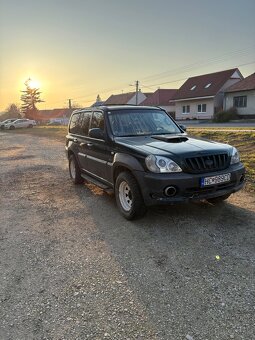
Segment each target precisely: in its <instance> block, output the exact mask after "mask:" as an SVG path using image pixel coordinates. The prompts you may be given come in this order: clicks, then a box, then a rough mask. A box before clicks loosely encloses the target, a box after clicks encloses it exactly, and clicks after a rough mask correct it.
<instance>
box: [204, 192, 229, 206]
mask: <svg viewBox="0 0 255 340" xmlns="http://www.w3.org/2000/svg"><path fill="white" fill-rule="evenodd" d="M230 195H231V194H226V195H222V196H219V197H213V198H208V199H207V201H208V202H210V203H213V204H217V203H221V202H223V201H225V200H227V199H228V198H229V196H230Z"/></svg>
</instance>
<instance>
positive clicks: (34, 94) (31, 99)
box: [20, 78, 43, 119]
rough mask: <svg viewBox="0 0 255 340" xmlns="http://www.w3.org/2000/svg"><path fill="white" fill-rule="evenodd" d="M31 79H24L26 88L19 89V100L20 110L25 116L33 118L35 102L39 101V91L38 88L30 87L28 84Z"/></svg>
mask: <svg viewBox="0 0 255 340" xmlns="http://www.w3.org/2000/svg"><path fill="white" fill-rule="evenodd" d="M30 84H31V79H30V78H29V79H27V80H26V81H25V86H26V90H24V91H21V92H22V93H23V94H22V95H21V98H20V99H21V101H22V102H23V104H22V105H21V112H22V113H23V115H24V116H25V117H27V118H31V119H34V118H35V116H36V113H37V111H38V110H37V107H36V105H35V104H36V103H41V102H43V100H41V98H40V96H41V92H40V91H39V89H38V88H32V87H31V86H30Z"/></svg>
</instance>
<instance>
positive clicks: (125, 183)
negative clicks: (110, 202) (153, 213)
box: [115, 172, 147, 220]
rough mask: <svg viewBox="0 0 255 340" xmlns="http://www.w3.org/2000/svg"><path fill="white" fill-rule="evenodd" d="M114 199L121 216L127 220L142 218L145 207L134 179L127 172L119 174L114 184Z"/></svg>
mask: <svg viewBox="0 0 255 340" xmlns="http://www.w3.org/2000/svg"><path fill="white" fill-rule="evenodd" d="M115 199H116V203H117V206H118V208H119V210H120V212H121V214H122V215H123V216H124V217H125V218H126V219H127V220H133V219H135V218H138V217H142V216H143V215H144V214H145V213H146V210H147V209H146V206H145V204H144V201H143V197H142V195H141V192H140V188H139V186H138V183H137V181H136V179H135V178H134V177H133V176H132V174H131V173H129V172H121V173H120V174H119V175H118V177H117V179H116V182H115Z"/></svg>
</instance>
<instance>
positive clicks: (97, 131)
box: [89, 128, 104, 139]
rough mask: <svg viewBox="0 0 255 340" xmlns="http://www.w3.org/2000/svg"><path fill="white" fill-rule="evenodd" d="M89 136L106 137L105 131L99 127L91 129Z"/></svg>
mask: <svg viewBox="0 0 255 340" xmlns="http://www.w3.org/2000/svg"><path fill="white" fill-rule="evenodd" d="M89 137H91V138H95V139H104V131H103V130H101V129H99V128H94V129H90V130H89Z"/></svg>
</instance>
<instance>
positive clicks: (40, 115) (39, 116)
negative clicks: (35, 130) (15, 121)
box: [33, 108, 74, 124]
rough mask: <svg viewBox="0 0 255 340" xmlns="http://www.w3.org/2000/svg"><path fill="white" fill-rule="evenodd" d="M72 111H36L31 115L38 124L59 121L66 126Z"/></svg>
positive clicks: (65, 109)
mask: <svg viewBox="0 0 255 340" xmlns="http://www.w3.org/2000/svg"><path fill="white" fill-rule="evenodd" d="M73 110H74V109H67V108H64V109H52V110H37V111H35V113H34V114H33V119H35V120H37V121H40V122H50V121H59V122H63V124H66V122H68V120H69V117H70V116H71V114H72V112H73Z"/></svg>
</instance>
